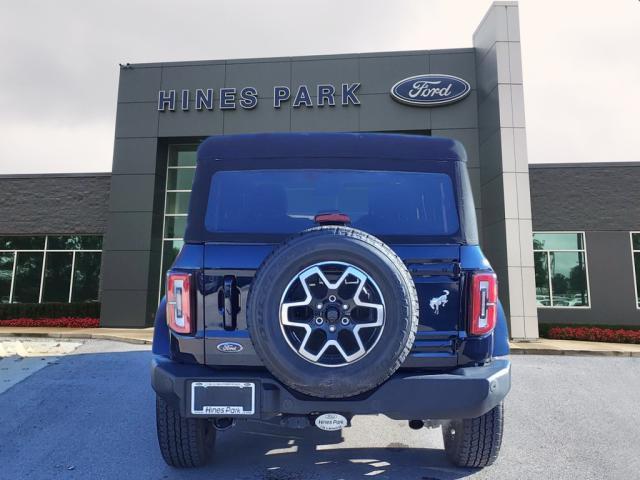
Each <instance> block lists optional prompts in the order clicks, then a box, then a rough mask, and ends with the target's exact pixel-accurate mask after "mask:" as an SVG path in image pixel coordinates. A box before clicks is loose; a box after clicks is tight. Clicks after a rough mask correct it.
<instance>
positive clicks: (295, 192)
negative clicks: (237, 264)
mask: <svg viewBox="0 0 640 480" xmlns="http://www.w3.org/2000/svg"><path fill="white" fill-rule="evenodd" d="M330 212H340V213H346V214H347V215H349V217H350V218H351V225H352V226H353V227H355V228H360V229H362V230H365V231H367V232H370V233H373V234H375V235H380V236H407V235H409V236H451V235H454V234H456V233H457V232H458V231H459V221H458V212H457V208H456V201H455V194H454V190H453V185H452V181H451V178H450V177H449V175H447V174H445V173H434V172H398V171H370V170H294V169H292V170H240V171H231V170H223V171H218V172H216V173H215V174H214V175H213V176H212V178H211V187H210V190H209V201H208V205H207V210H206V214H205V228H206V229H207V230H208V231H209V232H210V233H214V234H215V233H219V234H231V233H234V234H291V233H294V232H299V231H301V230H304V229H305V228H309V227H311V226H313V225H314V222H313V218H314V216H315V215H317V214H319V213H330Z"/></svg>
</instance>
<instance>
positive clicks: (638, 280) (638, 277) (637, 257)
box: [0, 232, 640, 308]
mask: <svg viewBox="0 0 640 480" xmlns="http://www.w3.org/2000/svg"><path fill="white" fill-rule="evenodd" d="M631 252H632V254H633V278H634V280H635V286H636V307H638V308H640V232H631ZM1 262H2V260H1V259H0V268H2V263H1ZM0 281H1V280H0Z"/></svg>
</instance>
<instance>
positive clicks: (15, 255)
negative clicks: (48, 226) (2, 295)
mask: <svg viewBox="0 0 640 480" xmlns="http://www.w3.org/2000/svg"><path fill="white" fill-rule="evenodd" d="M6 236H7V237H44V248H36V249H20V248H18V249H9V250H3V249H0V253H13V267H12V270H11V287H10V288H11V289H10V290H9V303H14V302H13V289H14V286H15V281H16V265H17V264H18V253H42V270H41V271H40V289H39V290H38V302H37V303H42V293H43V291H44V272H45V270H46V268H47V253H71V254H72V256H71V282H70V283H69V296H68V299H67V303H71V298H72V296H73V277H74V276H75V273H76V271H75V270H76V253H78V252H79V253H99V254H100V255H102V250H101V249H100V250H93V249H87V250H85V249H74V250H60V249H49V248H47V247H48V246H49V237H76V236H77V237H83V236H86V237H103V235H100V234H90V233H87V234H76V235H74V234H65V233H61V234H55V233H52V234H50V235H6ZM9 303H5V304H4V305H8V304H9Z"/></svg>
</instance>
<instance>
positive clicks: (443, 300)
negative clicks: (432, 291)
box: [429, 290, 449, 315]
mask: <svg viewBox="0 0 640 480" xmlns="http://www.w3.org/2000/svg"><path fill="white" fill-rule="evenodd" d="M442 292H443V295H440V296H439V297H433V298H432V299H431V300H430V301H429V306H430V307H431V310H433V311H434V313H435V314H436V315H439V314H440V307H444V306H445V305H446V304H447V302H448V301H449V300H448V298H447V297H448V296H449V290H443V291H442Z"/></svg>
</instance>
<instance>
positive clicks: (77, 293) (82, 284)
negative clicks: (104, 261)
mask: <svg viewBox="0 0 640 480" xmlns="http://www.w3.org/2000/svg"><path fill="white" fill-rule="evenodd" d="M101 258H102V255H101V254H100V252H76V259H75V264H74V266H75V268H74V270H73V288H72V289H71V301H72V302H89V301H91V300H97V298H98V287H99V285H100V260H101Z"/></svg>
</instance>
